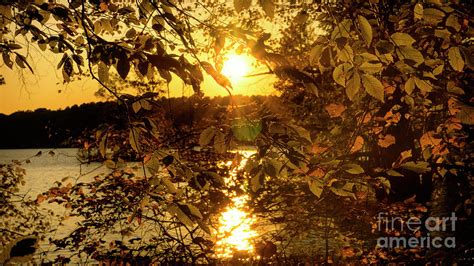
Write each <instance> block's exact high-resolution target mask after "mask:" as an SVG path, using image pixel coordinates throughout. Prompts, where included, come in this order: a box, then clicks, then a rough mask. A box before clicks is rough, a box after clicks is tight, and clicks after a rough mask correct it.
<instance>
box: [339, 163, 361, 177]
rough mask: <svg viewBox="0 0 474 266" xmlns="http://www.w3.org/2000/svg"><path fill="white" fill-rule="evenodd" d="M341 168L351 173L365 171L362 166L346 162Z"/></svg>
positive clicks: (356, 173)
mask: <svg viewBox="0 0 474 266" xmlns="http://www.w3.org/2000/svg"><path fill="white" fill-rule="evenodd" d="M342 169H344V171H346V172H347V173H349V174H353V175H358V174H363V173H364V172H365V171H364V168H362V167H361V166H360V165H358V164H346V165H343V166H342Z"/></svg>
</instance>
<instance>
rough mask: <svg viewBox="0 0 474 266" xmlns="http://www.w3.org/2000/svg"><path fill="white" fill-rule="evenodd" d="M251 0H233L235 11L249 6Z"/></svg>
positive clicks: (238, 11)
mask: <svg viewBox="0 0 474 266" xmlns="http://www.w3.org/2000/svg"><path fill="white" fill-rule="evenodd" d="M251 4H252V0H234V9H235V11H236V12H237V13H240V12H242V11H244V10H247V9H249V8H250V5H251Z"/></svg>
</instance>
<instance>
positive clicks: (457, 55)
mask: <svg viewBox="0 0 474 266" xmlns="http://www.w3.org/2000/svg"><path fill="white" fill-rule="evenodd" d="M448 59H449V64H450V65H451V67H452V68H453V69H454V70H455V71H458V72H461V71H462V70H463V68H464V60H463V59H462V56H461V52H460V51H459V47H451V48H449V50H448Z"/></svg>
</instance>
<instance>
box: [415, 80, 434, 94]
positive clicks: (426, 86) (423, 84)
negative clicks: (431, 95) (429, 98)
mask: <svg viewBox="0 0 474 266" xmlns="http://www.w3.org/2000/svg"><path fill="white" fill-rule="evenodd" d="M413 79H414V81H415V84H416V86H417V87H418V89H420V90H421V91H423V92H430V91H431V90H432V89H433V86H432V85H431V84H430V83H429V82H428V81H426V80H423V79H419V78H417V77H413Z"/></svg>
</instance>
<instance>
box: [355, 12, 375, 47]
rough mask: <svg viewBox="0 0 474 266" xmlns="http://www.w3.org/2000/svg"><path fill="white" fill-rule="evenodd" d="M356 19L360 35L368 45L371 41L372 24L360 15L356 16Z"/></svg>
mask: <svg viewBox="0 0 474 266" xmlns="http://www.w3.org/2000/svg"><path fill="white" fill-rule="evenodd" d="M357 20H358V22H359V28H360V31H361V33H362V37H363V38H364V40H365V43H367V46H370V44H371V43H372V26H371V25H370V23H369V21H368V20H367V19H366V18H365V17H363V16H361V15H359V16H357Z"/></svg>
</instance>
